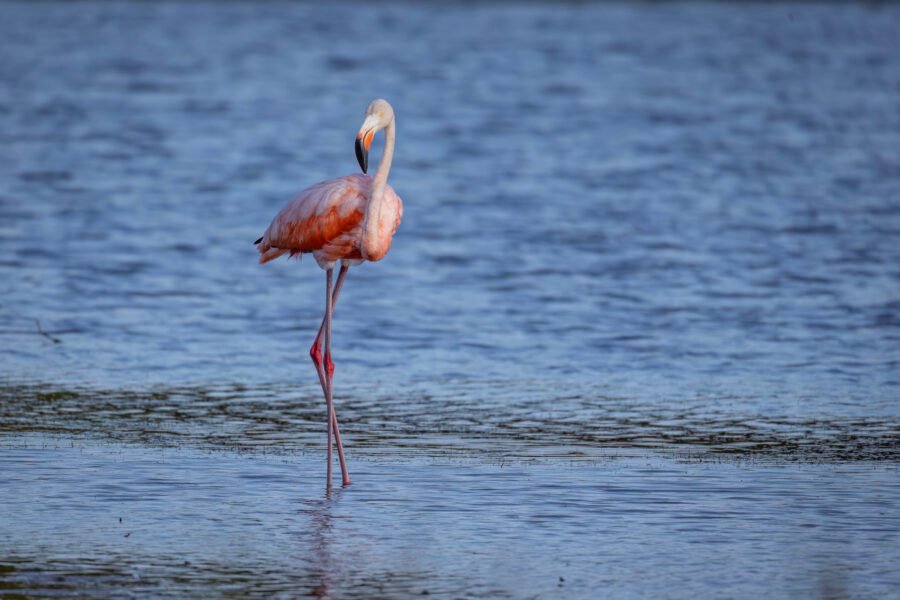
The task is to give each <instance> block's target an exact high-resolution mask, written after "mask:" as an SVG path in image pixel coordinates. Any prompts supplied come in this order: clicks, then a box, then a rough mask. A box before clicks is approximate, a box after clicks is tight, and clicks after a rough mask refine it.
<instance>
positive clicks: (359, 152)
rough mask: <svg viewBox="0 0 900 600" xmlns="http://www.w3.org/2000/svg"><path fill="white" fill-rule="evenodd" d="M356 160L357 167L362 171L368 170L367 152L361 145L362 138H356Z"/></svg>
mask: <svg viewBox="0 0 900 600" xmlns="http://www.w3.org/2000/svg"><path fill="white" fill-rule="evenodd" d="M356 160H357V161H359V168H360V169H362V172H363V173H367V172H368V170H369V152H368V151H367V150H366V149H365V147H364V146H363V141H362V138H356Z"/></svg>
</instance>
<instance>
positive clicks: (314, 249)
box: [259, 174, 403, 268]
mask: <svg viewBox="0 0 900 600" xmlns="http://www.w3.org/2000/svg"><path fill="white" fill-rule="evenodd" d="M372 183H373V179H372V178H371V177H369V176H368V175H361V174H355V175H345V176H344V177H338V178H337V179H329V180H327V181H322V182H319V183H317V184H315V185H313V186H312V187H310V188H307V189H306V190H304V191H303V192H301V193H300V195H299V196H297V197H296V198H295V199H293V200H291V201H290V202H288V203H287V204H286V205H285V206H284V208H282V209H281V211H279V213H278V214H277V215H276V216H275V218H274V219H272V223H271V224H270V225H269V227H268V229H266V233H265V234H264V235H263V237H262V241H261V242H260V244H259V253H260V257H259V262H261V263H266V262H269V261H270V260H273V259H275V258H278V257H279V256H281V255H282V254H285V253H287V252H290V253H291V254H292V255H294V254H300V253H306V252H311V253H312V254H313V256H314V257H315V258H316V262H318V263H319V266H321V267H322V268H329V265H330V266H333V265H334V263H335V262H337V261H339V260H346V261H349V262H350V264H358V263H359V262H360V261H362V260H379V259H381V258H382V257H383V256H384V254H386V253H387V250H388V249H390V246H391V241H392V240H393V237H394V233H395V232H396V231H397V228H398V227H399V226H400V220H401V218H402V217H403V202H402V201H401V200H400V197H399V196H398V195H397V193H396V192H394V190H393V188H391V186H390V185H385V189H384V196H383V198H382V206H381V210H380V214H379V215H378V229H377V231H378V237H379V238H380V239H379V240H378V244H377V245H378V246H379V247H382V248H384V253H382V254H381V255H380V256H368V255H366V256H364V254H363V248H362V235H363V227H362V226H363V221H364V219H365V215H366V207H367V205H368V203H369V198H370V197H371V194H372Z"/></svg>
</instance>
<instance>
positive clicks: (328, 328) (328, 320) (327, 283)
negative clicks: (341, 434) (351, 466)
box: [325, 269, 334, 488]
mask: <svg viewBox="0 0 900 600" xmlns="http://www.w3.org/2000/svg"><path fill="white" fill-rule="evenodd" d="M333 275H334V269H328V270H327V271H325V369H326V372H327V370H328V363H329V362H331V278H332V276H333ZM333 369H334V367H332V370H333ZM328 387H329V389H328V390H327V391H326V392H325V405H326V407H327V409H328V469H327V478H328V483H327V487H328V488H330V487H331V462H332V460H331V434H332V431H333V430H334V421H333V420H332V418H331V417H332V415H333V414H334V404H333V402H332V397H331V389H330V388H331V386H328Z"/></svg>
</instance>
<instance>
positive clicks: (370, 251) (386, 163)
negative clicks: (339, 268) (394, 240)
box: [362, 119, 396, 260]
mask: <svg viewBox="0 0 900 600" xmlns="http://www.w3.org/2000/svg"><path fill="white" fill-rule="evenodd" d="M395 137H396V127H395V125H394V119H391V122H390V123H388V126H387V127H386V128H385V130H384V152H383V153H382V155H381V162H379V163H378V171H376V172H375V179H374V180H373V181H372V191H371V194H370V196H369V204H368V206H367V207H366V217H365V224H364V226H363V238H362V254H363V258H366V259H367V260H379V259H380V258H381V257H383V256H384V255H385V253H387V247H385V243H384V242H385V240H384V239H381V238H382V236H381V235H380V233H382V232H380V231H379V225H380V223H381V205H382V203H383V199H384V188H385V187H386V186H387V178H388V173H389V172H390V170H391V161H393V159H394V138H395ZM387 243H388V246H389V245H390V240H387Z"/></svg>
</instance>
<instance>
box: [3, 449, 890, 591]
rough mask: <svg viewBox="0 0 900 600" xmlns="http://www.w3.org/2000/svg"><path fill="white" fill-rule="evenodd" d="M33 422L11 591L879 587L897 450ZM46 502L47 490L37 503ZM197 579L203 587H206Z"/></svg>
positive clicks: (13, 452)
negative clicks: (345, 447)
mask: <svg viewBox="0 0 900 600" xmlns="http://www.w3.org/2000/svg"><path fill="white" fill-rule="evenodd" d="M319 458H320V457H318V456H315V457H313V456H309V455H304V454H292V455H291V456H290V457H271V456H253V457H246V456H239V455H236V454H234V453H209V452H198V451H195V450H186V449H178V450H161V449H157V450H153V449H148V448H145V447H137V448H136V447H134V446H130V445H128V446H119V445H115V444H100V445H97V444H94V443H90V442H88V443H85V442H84V441H82V440H74V441H73V440H71V439H70V438H63V439H56V438H53V437H49V438H48V437H35V436H28V437H20V438H16V439H15V441H14V443H12V444H8V445H6V447H4V449H3V452H2V453H0V462H2V468H3V471H4V472H5V473H8V474H9V476H8V477H4V480H3V481H2V482H0V509H2V511H3V513H4V514H13V513H14V514H15V515H16V518H15V519H7V520H6V522H5V523H4V527H3V529H2V534H0V542H2V545H3V547H4V548H5V552H6V556H5V557H4V559H3V563H4V571H3V572H0V589H2V590H13V589H15V590H19V591H22V592H31V593H41V592H47V591H50V590H53V591H61V592H72V591H77V590H82V589H90V590H92V593H94V594H99V595H105V594H113V593H119V594H121V593H123V592H132V593H137V594H143V593H153V594H172V595H178V594H184V593H190V592H194V593H196V591H197V590H200V589H203V590H206V593H210V592H211V591H212V590H216V591H218V592H219V593H229V594H234V595H244V594H247V593H253V594H258V595H268V594H287V593H289V594H290V596H297V595H311V596H318V597H322V596H331V597H338V598H340V597H347V596H353V597H366V598H371V597H409V596H412V595H422V594H425V593H426V592H427V593H428V594H429V595H436V596H439V597H460V598H462V597H466V598H483V597H548V598H555V597H576V598H582V597H583V598H596V597H597V594H604V595H606V594H612V595H615V596H617V597H623V596H629V595H634V596H640V597H647V596H652V597H662V598H665V597H692V596H697V595H700V596H706V595H708V594H710V593H711V590H719V591H718V592H717V593H718V594H721V595H723V596H727V597H756V596H758V595H759V594H760V592H761V591H762V590H766V589H769V590H773V591H774V595H775V596H777V597H822V598H844V597H869V598H871V597H887V596H888V595H891V594H892V593H895V592H896V590H897V589H898V586H900V575H898V574H897V571H896V563H897V558H898V557H900V552H898V550H897V548H898V547H900V545H898V542H900V540H898V535H897V532H898V529H900V479H898V472H897V468H896V465H894V466H892V467H890V468H885V467H883V466H880V467H874V468H873V466H872V465H868V464H863V463H858V462H857V463H850V464H846V465H841V466H838V467H835V466H834V465H807V464H795V465H779V466H764V465H752V464H747V463H743V464H742V463H706V462H691V461H674V460H670V459H659V458H651V457H645V456H640V457H606V458H604V459H602V460H598V461H595V462H593V463H590V464H588V463H560V462H555V461H544V462H540V463H533V464H520V463H513V464H506V465H498V464H489V463H484V462H479V461H464V462H458V461H454V460H448V459H445V460H441V461H421V460H416V461H403V462H387V461H384V460H376V461H358V462H357V471H356V476H357V478H358V479H359V480H360V481H363V482H365V483H362V484H360V485H354V486H351V487H350V488H347V489H336V490H334V491H333V492H332V493H331V494H330V495H324V494H323V493H322V485H321V475H322V473H321V466H322V465H321V461H320V460H319ZM35 497H40V498H42V502H38V503H36V502H32V501H31V499H33V498H35ZM201 586H202V587H201Z"/></svg>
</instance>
